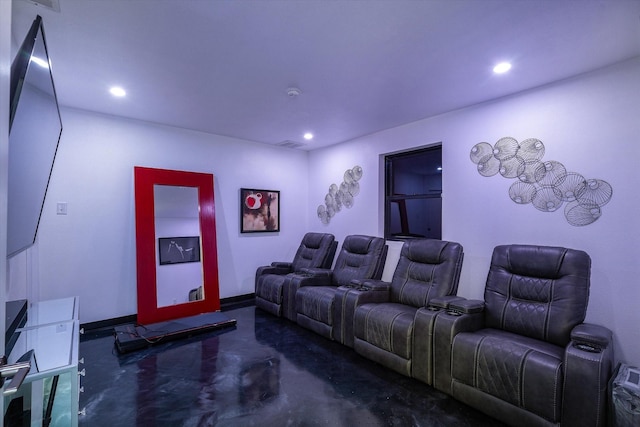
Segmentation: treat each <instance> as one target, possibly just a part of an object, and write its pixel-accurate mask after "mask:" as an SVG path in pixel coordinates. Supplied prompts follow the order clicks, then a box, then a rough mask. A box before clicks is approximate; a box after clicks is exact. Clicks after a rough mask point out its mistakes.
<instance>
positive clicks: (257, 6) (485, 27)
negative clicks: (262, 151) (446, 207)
mask: <svg viewBox="0 0 640 427" xmlns="http://www.w3.org/2000/svg"><path fill="white" fill-rule="evenodd" d="M43 1H44V0H43ZM46 1H47V2H48V3H50V2H51V0H46ZM59 5H60V12H56V11H53V10H50V9H47V8H43V7H38V6H34V5H32V4H30V3H28V2H27V0H14V4H13V15H14V16H13V21H12V23H13V38H14V40H13V43H14V45H15V46H14V49H15V47H16V46H18V45H19V44H20V43H21V41H22V38H23V37H24V35H25V34H26V32H27V30H28V28H29V26H30V24H31V22H32V21H33V19H34V18H35V15H36V14H40V15H41V16H42V17H43V21H44V26H45V31H46V37H47V42H48V45H49V53H50V56H51V60H52V68H53V73H54V79H55V84H56V90H57V93H58V98H59V102H60V103H61V104H62V105H64V106H70V107H75V108H81V109H86V110H91V111H97V112H101V113H106V114H112V115H117V116H123V117H129V118H134V119H139V120H145V121H150V122H156V123H163V124H167V125H172V126H178V127H182V128H188V129H194V130H199V131H204V132H208V133H213V134H219V135H227V136H232V137H237V138H242V139H246V140H251V141H257V142H262V143H267V144H279V143H281V142H283V141H287V140H289V141H294V142H297V143H305V146H303V147H302V148H303V149H315V148H318V147H322V146H326V145H331V144H335V143H339V142H343V141H347V140H350V139H353V138H356V137H359V136H362V135H366V134H370V133H373V132H376V131H380V130H383V129H387V128H391V127H395V126H398V125H402V124H405V123H409V122H412V121H416V120H419V119H423V118H426V117H429V116H433V115H436V114H440V113H443V112H447V111H451V110H454V109H458V108H461V107H465V106H469V105H473V104H476V103H480V102H483V101H488V100H491V99H495V98H498V97H502V96H505V95H509V94H513V93H516V92H519V91H522V90H527V89H530V88H533V87H537V86H540V85H544V84H547V83H550V82H553V81H556V80H560V79H564V78H567V77H570V76H574V75H577V74H580V73H584V72H588V71H591V70H594V69H597V68H600V67H603V66H606V65H609V64H612V63H615V62H619V61H623V60H626V59H629V58H632V57H635V56H638V55H640V1H639V0H424V1H417V0H396V1H391V0H377V1H376V0H369V1H364V0H363V1H356V0H351V1H349V0H342V1H340V0H335V1H328V0H325V1H321V0H306V1H305V0H298V1H294V0H288V1H282V0H263V1H259V0H253V1H243V0H217V1H216V0H211V1H207V0H129V1H125V0H102V1H90V0H59ZM503 60H509V61H511V62H512V63H513V69H512V70H511V72H510V73H508V74H507V75H494V74H493V73H492V71H491V69H492V67H493V65H494V64H495V63H496V62H498V61H503ZM114 84H118V85H121V86H123V87H124V88H125V89H126V90H127V92H128V95H127V97H126V98H124V99H116V98H113V97H112V96H111V95H110V94H109V93H108V88H109V87H110V86H111V85H114ZM292 86H295V87H298V88H300V89H301V90H302V94H301V95H299V96H298V97H295V98H290V97H288V96H287V93H286V89H287V88H289V87H292ZM63 120H64V116H63ZM307 131H310V132H313V133H314V134H315V135H316V136H315V138H314V140H313V141H311V142H309V143H306V142H305V141H304V140H303V138H302V134H303V133H304V132H307Z"/></svg>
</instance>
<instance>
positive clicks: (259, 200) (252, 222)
mask: <svg viewBox="0 0 640 427" xmlns="http://www.w3.org/2000/svg"><path fill="white" fill-rule="evenodd" d="M278 231H280V191H278V190H261V189H255V188H241V189H240V232H241V233H273V232H278Z"/></svg>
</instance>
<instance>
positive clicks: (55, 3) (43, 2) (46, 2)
mask: <svg viewBox="0 0 640 427" xmlns="http://www.w3.org/2000/svg"><path fill="white" fill-rule="evenodd" d="M24 1H26V2H27V3H31V4H34V5H36V6H40V7H44V8H45V9H49V10H53V11H54V12H60V0H24Z"/></svg>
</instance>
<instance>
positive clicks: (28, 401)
mask: <svg viewBox="0 0 640 427" xmlns="http://www.w3.org/2000/svg"><path fill="white" fill-rule="evenodd" d="M16 332H20V335H19V337H18V339H17V341H16V343H15V345H14V347H13V350H12V351H11V354H10V355H9V357H8V361H9V363H15V361H17V360H18V359H19V358H20V357H22V355H23V354H25V353H27V352H28V351H30V350H33V356H32V358H31V370H30V371H29V374H28V375H27V376H26V378H25V379H24V382H23V383H22V386H21V387H20V389H19V390H18V392H17V393H16V394H14V395H9V396H5V398H4V399H5V408H7V407H8V406H9V403H10V402H11V400H13V399H17V398H22V400H23V404H22V405H23V406H22V408H23V411H24V413H25V414H26V413H28V414H29V417H30V424H29V425H31V426H32V427H35V426H42V425H43V419H44V412H45V409H46V407H47V401H48V399H49V396H50V395H52V392H54V393H55V394H53V396H54V411H59V413H56V414H55V417H54V418H52V422H51V424H50V425H51V426H52V427H53V426H56V425H60V426H72V427H76V426H77V425H78V398H79V378H78V344H79V320H78V298H77V297H72V298H63V299H58V300H50V301H41V302H37V303H33V304H31V305H30V306H29V308H28V310H27V322H26V323H25V325H24V326H23V327H21V328H18V329H17V330H16ZM56 377H57V380H55V381H53V379H54V378H56ZM53 383H56V384H57V385H58V386H57V390H58V392H56V390H52V384H53ZM61 390H65V392H64V393H62V392H61ZM54 419H55V420H58V422H55V421H53V420H54ZM60 422H61V423H60Z"/></svg>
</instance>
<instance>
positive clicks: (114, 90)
mask: <svg viewBox="0 0 640 427" xmlns="http://www.w3.org/2000/svg"><path fill="white" fill-rule="evenodd" d="M109 92H111V95H113V96H117V97H123V96H125V95H126V94H127V92H126V91H125V90H124V89H122V88H121V87H119V86H113V87H112V88H111V89H109Z"/></svg>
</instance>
